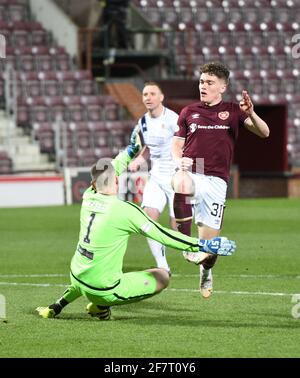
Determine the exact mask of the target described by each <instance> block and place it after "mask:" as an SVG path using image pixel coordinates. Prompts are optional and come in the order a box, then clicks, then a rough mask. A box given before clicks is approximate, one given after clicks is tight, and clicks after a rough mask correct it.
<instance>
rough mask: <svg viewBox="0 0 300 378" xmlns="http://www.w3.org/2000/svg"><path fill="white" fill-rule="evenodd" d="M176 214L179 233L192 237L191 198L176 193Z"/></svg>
mask: <svg viewBox="0 0 300 378" xmlns="http://www.w3.org/2000/svg"><path fill="white" fill-rule="evenodd" d="M173 206H174V213H175V219H176V223H177V228H178V231H180V232H181V233H182V234H185V235H188V236H190V235H191V230H192V220H193V211H192V205H191V203H190V196H188V195H186V194H180V193H175V196H174V204H173Z"/></svg>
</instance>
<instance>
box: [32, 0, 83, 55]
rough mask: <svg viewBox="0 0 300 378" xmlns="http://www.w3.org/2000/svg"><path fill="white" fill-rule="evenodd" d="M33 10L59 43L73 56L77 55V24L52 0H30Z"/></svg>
mask: <svg viewBox="0 0 300 378" xmlns="http://www.w3.org/2000/svg"><path fill="white" fill-rule="evenodd" d="M30 8H31V12H32V14H33V15H34V17H35V18H36V20H37V21H39V22H41V24H42V25H43V26H44V28H45V29H47V30H50V31H51V32H52V33H53V36H54V38H55V39H56V40H57V42H58V44H59V45H61V46H64V47H65V49H66V50H67V52H68V53H69V54H70V55H71V56H72V57H75V56H77V50H78V42H77V39H78V36H77V34H78V33H77V29H78V28H77V26H76V25H75V24H74V23H73V21H72V20H71V19H70V18H69V17H68V16H67V15H66V14H65V13H64V12H63V11H62V10H61V9H60V8H59V7H58V6H57V4H56V3H55V2H54V1H52V0H43V1H41V0H30Z"/></svg>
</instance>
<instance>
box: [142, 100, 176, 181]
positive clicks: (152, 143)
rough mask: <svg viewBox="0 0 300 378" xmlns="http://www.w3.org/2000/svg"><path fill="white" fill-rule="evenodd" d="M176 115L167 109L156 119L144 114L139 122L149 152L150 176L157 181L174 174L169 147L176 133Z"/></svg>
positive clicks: (167, 178)
mask: <svg viewBox="0 0 300 378" xmlns="http://www.w3.org/2000/svg"><path fill="white" fill-rule="evenodd" d="M177 120H178V114H176V113H175V112H173V110H170V109H168V108H165V107H164V109H163V112H162V114H161V115H160V116H159V117H157V118H152V117H150V115H149V113H146V114H145V115H144V116H143V117H142V118H141V119H140V120H139V122H138V123H139V126H140V130H141V131H142V135H143V138H144V142H145V144H146V146H147V147H148V148H149V151H150V160H151V171H150V173H151V176H152V177H156V178H158V179H159V180H163V181H166V180H169V179H170V176H171V175H172V174H173V173H174V169H175V163H174V161H173V159H172V154H171V145H172V139H173V136H174V133H175V132H176V131H177V129H178V126H177Z"/></svg>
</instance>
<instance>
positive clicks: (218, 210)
mask: <svg viewBox="0 0 300 378" xmlns="http://www.w3.org/2000/svg"><path fill="white" fill-rule="evenodd" d="M212 208H213V210H212V211H211V212H210V214H211V215H212V216H214V217H218V218H222V217H223V213H224V209H225V205H223V204H220V203H216V202H214V203H213V204H212Z"/></svg>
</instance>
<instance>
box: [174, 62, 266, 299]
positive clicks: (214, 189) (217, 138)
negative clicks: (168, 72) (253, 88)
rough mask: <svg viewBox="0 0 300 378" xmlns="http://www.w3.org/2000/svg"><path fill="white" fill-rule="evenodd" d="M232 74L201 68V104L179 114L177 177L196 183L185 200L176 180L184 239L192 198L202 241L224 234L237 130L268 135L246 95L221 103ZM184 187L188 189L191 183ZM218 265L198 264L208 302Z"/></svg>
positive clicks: (218, 68)
mask: <svg viewBox="0 0 300 378" xmlns="http://www.w3.org/2000/svg"><path fill="white" fill-rule="evenodd" d="M229 75H230V72H229V70H228V69H227V68H226V66H224V65H223V64H222V63H217V62H211V63H207V64H205V65H203V66H202V67H201V76H200V82H199V90H200V102H196V103H193V104H191V105H188V106H186V107H185V108H184V109H183V110H182V111H181V113H180V116H179V119H178V126H179V129H178V131H177V132H176V133H175V135H174V138H173V146H172V155H173V159H174V160H175V161H176V163H177V166H178V168H179V172H178V174H181V177H182V174H184V175H186V176H187V177H189V176H190V177H192V183H193V188H192V187H191V192H190V195H186V194H183V193H187V192H180V189H178V187H181V186H182V183H180V180H182V178H179V176H178V174H176V175H175V177H174V180H175V187H174V188H175V192H177V193H176V194H175V198H174V211H175V217H176V220H177V225H178V229H179V231H181V232H183V233H184V234H186V235H190V233H191V223H192V217H193V214H192V206H191V204H190V199H191V198H192V199H193V201H194V204H195V205H194V217H195V223H196V224H197V226H198V234H199V237H201V238H203V239H210V238H213V237H216V236H218V235H219V234H220V231H221V226H222V219H223V212H224V207H225V200H226V191H227V183H228V180H229V175H230V165H231V161H232V155H233V149H234V144H235V141H236V139H237V137H238V131H239V128H240V127H246V128H247V129H248V130H250V131H252V132H253V133H255V134H256V135H258V136H259V137H261V138H267V137H268V136H269V128H268V125H267V124H266V123H265V122H264V121H263V120H262V119H261V118H260V117H259V116H258V115H257V114H256V113H255V112H254V108H253V104H252V101H251V99H250V97H249V95H248V93H247V92H246V91H243V93H242V100H241V102H240V103H239V104H236V103H232V102H224V101H223V100H222V96H223V94H224V92H225V91H226V89H227V86H228V84H229ZM249 158H250V157H249ZM185 171H187V173H186V172H185ZM182 172H183V173H182ZM176 176H177V177H176ZM178 180H179V181H178ZM185 186H189V183H188V180H187V181H186V185H185ZM190 186H191V185H190ZM184 257H185V258H186V259H187V260H188V261H190V262H194V261H193V258H192V254H190V253H186V252H184ZM215 262H216V257H215V256H212V257H208V258H206V259H205V260H204V261H203V262H202V263H201V265H200V292H201V294H202V296H203V297H204V298H208V297H209V296H210V295H211V293H212V272H211V268H212V267H213V265H214V264H215Z"/></svg>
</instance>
